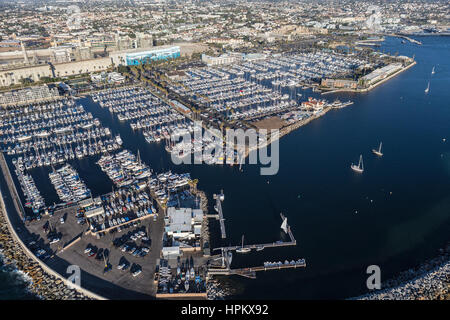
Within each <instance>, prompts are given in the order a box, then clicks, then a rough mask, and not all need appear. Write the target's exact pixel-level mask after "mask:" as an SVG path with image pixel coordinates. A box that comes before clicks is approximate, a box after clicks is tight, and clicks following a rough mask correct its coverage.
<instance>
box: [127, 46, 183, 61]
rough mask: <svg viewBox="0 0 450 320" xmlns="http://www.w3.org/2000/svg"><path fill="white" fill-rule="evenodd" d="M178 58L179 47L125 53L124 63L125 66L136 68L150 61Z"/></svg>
mask: <svg viewBox="0 0 450 320" xmlns="http://www.w3.org/2000/svg"><path fill="white" fill-rule="evenodd" d="M179 56H180V47H178V46H173V47H168V48H161V49H153V50H148V51H140V52H136V53H126V54H125V62H126V65H127V66H136V65H139V64H143V63H150V62H152V61H155V60H156V61H158V60H167V59H175V58H178V57H179Z"/></svg>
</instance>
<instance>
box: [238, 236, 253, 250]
mask: <svg viewBox="0 0 450 320" xmlns="http://www.w3.org/2000/svg"><path fill="white" fill-rule="evenodd" d="M250 251H251V249H250V248H245V247H244V235H242V246H241V247H240V248H238V249H236V252H237V253H249V252H250Z"/></svg>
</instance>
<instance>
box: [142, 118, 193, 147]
mask: <svg viewBox="0 0 450 320" xmlns="http://www.w3.org/2000/svg"><path fill="white" fill-rule="evenodd" d="M193 132H194V127H193V125H192V123H191V121H190V120H186V119H183V121H182V123H174V124H164V125H161V126H156V127H150V128H147V129H145V130H144V131H143V132H142V134H143V135H144V138H145V141H147V142H148V143H153V142H160V141H161V140H164V139H171V138H174V137H181V136H183V135H187V134H192V133H193Z"/></svg>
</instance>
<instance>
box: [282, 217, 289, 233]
mask: <svg viewBox="0 0 450 320" xmlns="http://www.w3.org/2000/svg"><path fill="white" fill-rule="evenodd" d="M281 229H283V231H284V232H285V233H288V229H287V218H284V220H283V223H282V224H281Z"/></svg>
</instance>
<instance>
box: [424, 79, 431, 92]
mask: <svg viewBox="0 0 450 320" xmlns="http://www.w3.org/2000/svg"><path fill="white" fill-rule="evenodd" d="M429 91H430V81H428V86H427V88H426V89H425V93H428V92H429Z"/></svg>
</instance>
